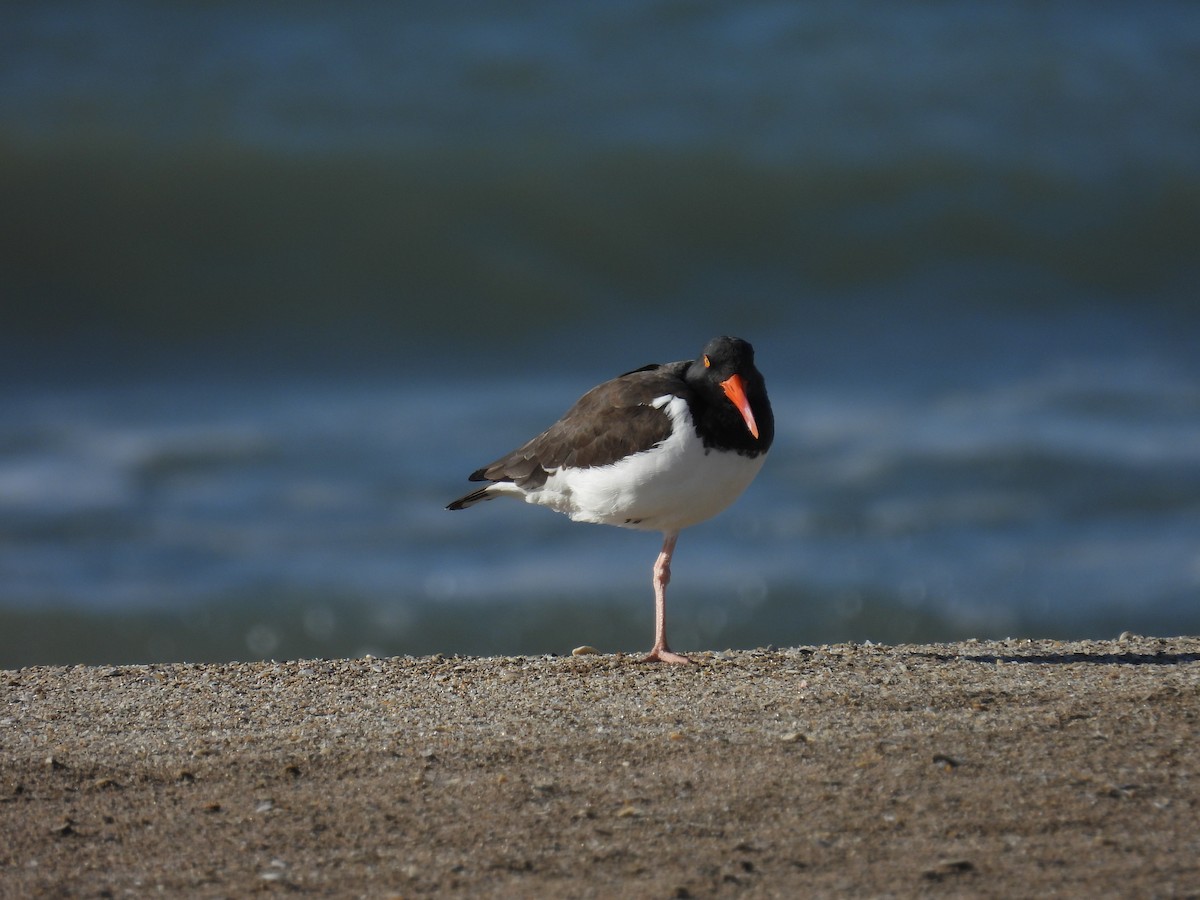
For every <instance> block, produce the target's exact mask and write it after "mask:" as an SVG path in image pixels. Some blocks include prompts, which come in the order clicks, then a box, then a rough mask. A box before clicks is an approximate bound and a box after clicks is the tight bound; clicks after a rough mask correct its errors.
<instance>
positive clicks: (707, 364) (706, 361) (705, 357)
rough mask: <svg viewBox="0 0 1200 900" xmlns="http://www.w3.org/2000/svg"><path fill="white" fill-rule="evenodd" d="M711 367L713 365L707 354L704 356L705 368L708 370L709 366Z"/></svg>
mask: <svg viewBox="0 0 1200 900" xmlns="http://www.w3.org/2000/svg"><path fill="white" fill-rule="evenodd" d="M711 365H712V363H710V362H709V361H708V354H707V353H706V354H704V368H706V369H707V368H708V367H709V366H711Z"/></svg>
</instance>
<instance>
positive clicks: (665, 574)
mask: <svg viewBox="0 0 1200 900" xmlns="http://www.w3.org/2000/svg"><path fill="white" fill-rule="evenodd" d="M678 539H679V532H677V531H673V532H667V534H666V535H665V536H664V538H663V545H662V550H661V552H659V554H658V559H657V560H656V561H655V563H654V648H653V649H652V650H651V651H650V653H649V654H648V655H647V656H646V657H645V658H643V659H642V662H668V663H690V662H691V660H690V659H688V658H687V657H686V656H680V655H679V654H678V653H672V652H671V648H670V647H668V646H667V585H668V584H670V583H671V554H672V553H674V552H675V541H676V540H678Z"/></svg>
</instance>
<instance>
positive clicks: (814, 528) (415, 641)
mask: <svg viewBox="0 0 1200 900" xmlns="http://www.w3.org/2000/svg"><path fill="white" fill-rule="evenodd" d="M1197 99H1200V11H1197V10H1196V9H1195V8H1194V7H1193V6H1191V5H1189V4H1182V3H1181V4H1171V3H1164V4H1154V5H1152V6H1149V7H1147V6H1146V5H1144V4H1133V3H1128V4H1122V3H1115V4H1104V5H1097V4H1094V3H1056V4H1048V5H1047V4H1031V5H1021V4H1010V5H1008V6H1006V7H1003V8H985V7H981V6H979V5H976V4H940V3H939V4H906V5H904V4H902V5H897V4H891V5H889V4H873V3H848V4H830V5H828V6H814V5H808V6H802V7H796V6H794V5H792V4H765V3H764V4H759V3H750V4H746V3H738V4H735V3H727V4H722V3H718V4H706V5H696V6H682V7H681V6H677V5H675V4H668V3H638V4H606V5H603V6H602V7H596V8H593V9H587V8H574V7H569V6H563V5H561V4H550V3H541V4H539V3H527V4H519V5H516V6H513V5H508V6H506V7H503V8H499V7H493V6H491V5H481V6H479V7H478V8H470V7H455V8H453V9H450V8H442V7H419V8H414V9H399V8H397V9H389V10H383V11H381V10H380V9H379V8H377V7H376V6H374V5H369V4H343V5H341V6H339V7H338V8H337V9H327V8H324V7H323V6H322V5H315V4H312V5H310V4H292V5H251V6H246V5H244V4H220V3H217V4H214V3H203V4H201V3H194V4H175V5H173V6H171V7H161V6H160V5H157V4H139V3H82V2H64V3H49V4H39V5H37V6H32V5H31V6H28V7H25V8H20V9H16V10H10V11H8V12H6V14H5V27H4V28H3V29H0V198H2V199H3V205H4V209H5V215H4V216H3V217H0V291H2V293H3V297H2V299H0V304H2V306H0V310H2V311H0V379H2V386H3V392H2V393H0V666H13V665H23V664H28V663H34V662H79V661H90V662H99V661H109V662H120V661H145V660H150V659H229V658H248V657H263V656H276V657H285V656H296V655H319V656H332V655H339V654H347V653H362V652H375V653H398V652H421V653H426V652H438V651H440V652H448V653H451V652H472V653H478V652H487V653H529V652H564V651H566V650H569V649H570V648H571V647H573V646H575V645H577V644H580V643H585V642H586V643H592V644H595V645H597V646H601V647H603V648H604V649H609V650H613V649H626V650H637V649H644V645H648V642H649V638H650V631H651V593H650V589H649V577H650V565H651V563H652V562H653V558H654V555H655V553H656V552H657V541H656V540H655V539H654V537H653V536H652V535H651V536H647V535H642V534H638V533H626V532H622V531H619V530H616V529H605V528H600V527H593V526H582V525H574V524H572V523H569V522H568V521H566V520H565V519H563V518H561V517H558V516H555V515H553V514H551V513H549V512H547V511H545V510H539V509H534V508H530V507H525V506H522V505H518V504H501V503H496V504H489V505H487V506H486V507H481V508H478V509H473V510H470V511H467V512H463V513H457V514H454V513H449V512H446V511H445V510H444V509H442V507H443V506H444V504H445V503H446V502H447V501H449V500H451V499H453V498H454V497H456V496H458V495H459V494H460V493H462V492H463V491H464V490H465V489H466V482H465V480H464V479H465V475H466V474H467V473H469V472H470V471H472V470H473V469H474V468H476V467H477V466H478V465H480V464H482V463H484V462H487V461H489V460H490V459H492V458H494V457H495V456H498V455H499V454H500V453H502V452H504V451H506V450H508V449H511V447H512V446H515V445H516V444H517V443H519V442H521V441H523V440H524V439H525V438H527V437H529V436H530V435H531V434H532V433H534V432H536V430H538V429H540V428H542V427H544V426H546V425H547V424H549V422H551V421H552V420H553V419H554V418H555V417H557V415H558V414H559V413H561V412H562V411H563V410H564V409H565V408H566V406H567V405H569V403H570V402H572V401H573V400H574V399H575V398H576V397H577V396H578V395H579V394H580V393H582V392H583V391H584V390H586V389H587V388H588V387H590V386H591V385H592V384H594V383H596V382H598V381H600V380H602V379H604V378H607V377H610V376H612V375H614V374H617V373H619V372H621V371H625V370H627V369H631V368H634V367H636V366H639V365H642V364H644V363H647V362H651V361H665V360H670V359H678V358H683V357H687V356H692V355H694V354H695V353H696V352H697V351H698V349H699V347H700V346H701V345H702V344H703V343H704V341H705V340H707V339H708V338H709V337H712V336H713V335H715V334H719V333H733V334H739V335H741V336H743V337H746V338H748V339H749V340H751V341H752V342H753V343H754V344H755V346H756V348H757V350H758V356H759V362H760V367H761V368H762V370H763V371H764V373H765V374H766V377H767V380H768V386H769V388H770V391H771V396H772V399H773V402H774V404H775V409H776V420H777V425H778V431H779V433H778V437H777V441H776V446H775V449H774V450H773V451H772V453H771V456H770V458H769V460H768V463H767V465H766V467H765V468H764V470H763V473H762V475H760V477H759V479H758V480H757V482H756V483H755V484H754V485H753V486H752V487H751V489H750V490H749V491H748V492H747V494H746V495H745V497H743V499H742V500H740V501H739V502H738V503H737V504H736V505H735V506H734V507H732V508H731V509H730V510H729V511H728V512H726V513H725V514H723V515H722V516H721V517H718V518H717V519H715V520H713V521H712V522H710V523H706V524H704V525H702V526H699V527H697V528H695V529H691V530H689V531H688V532H686V533H685V534H684V535H683V537H682V538H681V541H680V546H679V551H678V556H677V562H676V565H675V571H674V576H675V577H674V580H673V582H672V589H671V626H672V638H673V643H674V644H676V645H678V646H680V647H684V648H689V647H693V648H694V647H723V646H754V645H759V644H766V643H775V644H795V643H803V642H812V641H819V640H820V641H824V640H865V639H871V640H882V641H901V640H928V639H943V638H958V637H970V636H1005V635H1009V634H1036V635H1043V636H1044V635H1061V636H1100V635H1114V634H1116V633H1119V632H1120V631H1122V630H1135V631H1148V632H1159V633H1167V632H1171V633H1186V632H1190V633H1195V632H1197V631H1200V301H1198V298H1197V292H1196V287H1195V286H1196V284H1197V283H1200V254H1198V253H1197V248H1200V154H1197V153H1196V148H1197V147H1200V116H1197V114H1196V109H1197Z"/></svg>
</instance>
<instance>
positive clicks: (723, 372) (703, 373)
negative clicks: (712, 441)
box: [686, 337, 775, 453]
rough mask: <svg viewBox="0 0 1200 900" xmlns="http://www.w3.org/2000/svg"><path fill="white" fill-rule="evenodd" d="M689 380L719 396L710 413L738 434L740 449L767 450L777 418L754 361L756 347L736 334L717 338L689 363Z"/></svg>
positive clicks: (724, 430)
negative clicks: (773, 413)
mask: <svg viewBox="0 0 1200 900" xmlns="http://www.w3.org/2000/svg"><path fill="white" fill-rule="evenodd" d="M686 378H687V380H688V381H689V382H690V383H692V384H693V385H695V386H696V387H697V388H698V389H699V390H701V391H702V392H704V393H705V394H706V395H708V396H711V397H714V398H719V400H717V402H714V403H712V404H710V409H709V413H708V416H709V417H711V418H712V419H713V420H715V423H719V425H720V428H721V432H722V433H723V434H724V435H726V436H727V437H734V436H736V438H735V441H736V446H737V449H738V450H745V451H749V452H752V453H765V452H766V451H767V449H768V448H769V447H770V446H771V442H772V441H773V440H774V439H775V419H774V416H773V415H772V413H771V403H770V401H769V400H768V399H767V385H766V382H765V381H764V380H763V377H762V373H761V372H759V371H758V369H757V368H755V365H754V348H753V347H751V346H750V343H749V342H748V341H743V340H742V339H741V338H735V337H718V338H713V339H712V340H711V341H709V342H708V343H707V344H705V345H704V350H703V351H702V352H701V354H700V356H699V358H698V359H696V360H695V362H693V363H692V364H691V365H690V366H689V367H688V371H687V375H686Z"/></svg>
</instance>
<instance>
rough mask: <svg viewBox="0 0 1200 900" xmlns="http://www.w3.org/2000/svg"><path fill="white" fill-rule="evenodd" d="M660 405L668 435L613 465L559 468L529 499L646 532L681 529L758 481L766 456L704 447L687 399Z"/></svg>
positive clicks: (663, 400)
mask: <svg viewBox="0 0 1200 900" xmlns="http://www.w3.org/2000/svg"><path fill="white" fill-rule="evenodd" d="M655 405H661V407H662V408H664V410H665V411H666V412H667V414H668V415H669V416H670V417H671V419H672V422H673V424H674V428H673V429H672V432H671V436H670V437H668V438H667V439H666V440H665V441H663V442H662V443H660V444H658V445H657V446H656V447H654V448H652V449H650V450H646V451H643V452H641V453H635V454H634V455H632V456H627V457H625V458H624V459H622V460H619V461H617V462H615V463H613V464H612V465H608V466H594V467H591V468H586V469H572V468H566V467H564V468H560V469H557V470H555V471H554V472H552V473H550V475H549V477H548V478H547V479H546V482H545V484H544V485H542V486H541V487H539V488H538V489H537V490H534V491H530V492H529V493H527V494H526V495H525V500H526V501H527V502H530V503H536V504H538V505H540V506H547V507H550V508H551V509H554V510H557V511H558V512H561V513H565V514H566V515H568V516H570V517H571V518H572V519H574V520H575V521H577V522H597V523H600V524H604V525H618V526H621V527H624V528H637V529H642V530H646V531H678V530H680V529H683V528H687V527H688V526H690V525H695V524H696V523H697V522H703V521H704V520H705V519H708V518H711V517H712V516H715V515H716V514H717V513H719V512H720V511H721V510H723V509H725V507H727V506H729V504H731V503H732V502H733V501H734V500H736V499H737V498H738V497H739V496H741V494H742V492H743V491H744V490H745V489H746V487H747V485H749V484H750V482H751V481H753V480H754V476H755V475H757V474H758V471H759V469H761V468H762V464H763V461H764V460H765V458H766V454H762V453H760V454H759V455H758V456H755V457H753V458H751V457H748V456H741V455H739V454H737V453H732V452H729V453H722V452H720V451H718V450H713V449H709V450H706V449H705V448H704V446H703V444H702V442H701V441H700V439H699V438H698V437H697V435H696V433H695V429H694V428H693V427H692V423H691V417H690V415H688V412H687V403H686V402H685V401H683V400H682V399H680V398H678V397H664V398H660V399H659V400H657V401H655Z"/></svg>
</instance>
